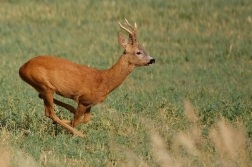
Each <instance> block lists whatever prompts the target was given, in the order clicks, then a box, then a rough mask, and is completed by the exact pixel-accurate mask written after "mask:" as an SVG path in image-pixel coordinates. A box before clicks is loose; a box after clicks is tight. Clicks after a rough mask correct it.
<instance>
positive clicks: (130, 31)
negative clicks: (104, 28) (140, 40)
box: [118, 22, 132, 34]
mask: <svg viewBox="0 0 252 167" xmlns="http://www.w3.org/2000/svg"><path fill="white" fill-rule="evenodd" d="M118 24H119V25H120V27H121V28H122V29H124V30H125V31H127V32H128V33H129V34H132V32H131V31H130V30H128V29H127V28H125V27H124V26H122V25H121V23H119V22H118Z"/></svg>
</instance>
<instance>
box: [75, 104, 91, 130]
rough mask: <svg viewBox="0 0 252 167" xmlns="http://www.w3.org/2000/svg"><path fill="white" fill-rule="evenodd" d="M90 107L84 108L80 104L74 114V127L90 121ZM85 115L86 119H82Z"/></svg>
mask: <svg viewBox="0 0 252 167" xmlns="http://www.w3.org/2000/svg"><path fill="white" fill-rule="evenodd" d="M90 109H91V107H90V106H88V107H87V106H84V105H82V104H80V103H79V105H78V108H77V110H76V112H75V114H74V120H73V121H72V126H73V127H76V126H77V125H78V124H79V123H87V122H88V121H89V120H90ZM83 115H84V118H83V119H82V117H83Z"/></svg>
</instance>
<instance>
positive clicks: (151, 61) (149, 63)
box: [147, 59, 155, 65]
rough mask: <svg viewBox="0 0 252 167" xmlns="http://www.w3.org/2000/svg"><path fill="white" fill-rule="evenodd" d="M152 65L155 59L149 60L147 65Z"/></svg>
mask: <svg viewBox="0 0 252 167" xmlns="http://www.w3.org/2000/svg"><path fill="white" fill-rule="evenodd" d="M154 63H155V59H151V60H150V61H149V62H148V63H147V64H148V65H151V64H154Z"/></svg>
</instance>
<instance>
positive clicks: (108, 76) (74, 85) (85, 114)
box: [19, 19, 155, 137]
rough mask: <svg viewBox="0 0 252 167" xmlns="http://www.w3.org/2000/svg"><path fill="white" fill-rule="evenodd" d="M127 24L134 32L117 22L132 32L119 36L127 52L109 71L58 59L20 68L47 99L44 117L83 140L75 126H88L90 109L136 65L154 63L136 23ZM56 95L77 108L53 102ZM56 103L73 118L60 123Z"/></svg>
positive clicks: (49, 58)
mask: <svg viewBox="0 0 252 167" xmlns="http://www.w3.org/2000/svg"><path fill="white" fill-rule="evenodd" d="M125 21H126V23H125V25H127V26H128V27H129V28H130V29H131V30H129V29H127V28H125V27H124V26H122V25H121V24H120V23H119V22H118V23H119V25H120V27H121V28H122V29H124V30H125V31H126V32H128V33H129V40H127V39H126V38H125V37H124V36H123V34H122V33H120V32H119V33H118V42H119V44H120V45H121V47H123V48H124V52H123V54H122V55H121V57H120V59H119V60H118V61H117V63H116V64H115V65H114V66H112V67H111V68H110V69H108V70H98V69H95V68H90V67H87V66H83V65H79V64H75V63H73V62H71V61H68V60H66V59H63V58H59V57H55V56H38V57H35V58H33V59H31V60H29V61H28V62H26V63H25V64H24V65H23V66H21V67H20V69H19V75H20V77H21V78H22V79H23V80H24V81H25V82H27V83H28V84H30V85H31V86H32V87H34V88H35V89H36V90H37V91H38V93H39V97H40V98H42V99H43V100H44V107H45V115H46V116H47V117H49V118H51V119H52V120H53V122H55V123H57V124H60V125H61V126H63V127H64V128H66V129H68V130H69V131H70V132H71V133H73V134H76V135H78V136H81V137H84V135H83V134H82V133H81V132H79V131H77V130H76V129H75V128H74V127H76V126H77V125H78V124H79V123H84V124H85V123H87V122H88V121H89V120H90V110H91V107H92V106H93V105H95V104H98V103H102V102H103V101H104V100H105V98H106V97H107V96H108V94H109V93H110V92H111V91H113V90H114V89H115V88H117V87H118V86H119V85H121V84H122V82H123V81H124V80H125V78H126V77H127V76H128V75H129V74H130V73H131V72H132V70H133V69H134V68H135V67H136V66H148V65H150V64H153V63H155V59H153V58H152V57H150V56H149V55H148V54H147V53H146V52H145V51H144V50H143V48H142V47H141V46H140V45H139V43H138V41H137V35H136V31H137V25H136V23H135V26H132V25H130V24H129V22H128V21H127V20H126V19H125ZM54 93H56V94H58V95H61V96H63V97H66V98H70V99H73V100H75V101H76V102H77V103H78V107H77V109H75V108H74V107H73V106H71V105H69V104H66V103H63V102H61V101H59V100H56V99H54V98H53V94H54ZM54 103H55V104H57V105H59V106H61V107H64V108H65V109H67V110H69V111H70V112H71V113H73V114H74V119H73V120H60V119H59V118H58V117H57V116H56V115H55V112H54ZM69 124H70V125H72V126H70V125H69Z"/></svg>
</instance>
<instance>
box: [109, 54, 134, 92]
mask: <svg viewBox="0 0 252 167" xmlns="http://www.w3.org/2000/svg"><path fill="white" fill-rule="evenodd" d="M134 67H135V66H134V65H132V64H129V63H128V60H127V55H122V56H121V57H120V59H119V60H118V61H117V63H116V64H115V65H114V66H112V67H111V68H110V69H108V70H106V71H105V73H106V83H107V85H106V86H107V88H108V91H109V92H111V91H113V90H114V89H115V88H117V87H118V86H120V85H121V84H122V83H123V81H124V80H125V79H126V77H127V76H128V75H129V74H130V73H131V72H132V71H133V69H134Z"/></svg>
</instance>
